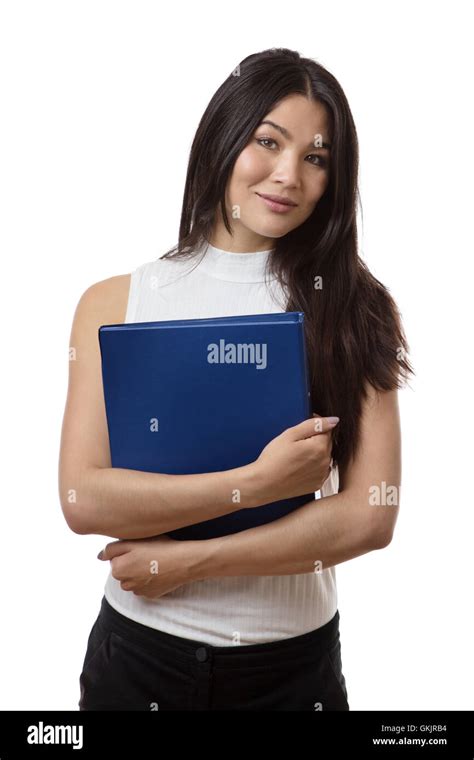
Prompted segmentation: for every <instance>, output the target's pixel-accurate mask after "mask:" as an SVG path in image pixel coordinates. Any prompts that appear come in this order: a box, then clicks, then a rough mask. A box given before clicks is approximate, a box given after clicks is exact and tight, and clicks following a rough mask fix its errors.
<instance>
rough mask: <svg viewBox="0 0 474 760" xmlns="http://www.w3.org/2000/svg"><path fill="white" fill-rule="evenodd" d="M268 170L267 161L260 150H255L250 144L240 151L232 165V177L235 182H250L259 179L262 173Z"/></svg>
mask: <svg viewBox="0 0 474 760" xmlns="http://www.w3.org/2000/svg"><path fill="white" fill-rule="evenodd" d="M267 171H268V161H266V160H265V156H263V155H262V153H261V152H260V151H256V150H255V148H254V147H253V146H252V145H249V146H247V147H246V148H244V150H243V151H242V152H241V153H240V155H239V157H238V159H237V161H236V162H235V165H234V171H233V179H234V180H235V182H237V183H238V182H244V183H245V184H251V183H252V182H258V181H260V179H261V177H262V174H264V175H265V173H266V172H267Z"/></svg>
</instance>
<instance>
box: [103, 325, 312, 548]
mask: <svg viewBox="0 0 474 760" xmlns="http://www.w3.org/2000/svg"><path fill="white" fill-rule="evenodd" d="M99 343H100V352H101V360H102V380H103V389H104V400H105V407H106V413H107V425H108V432H109V443H110V453H111V462H112V466H113V467H121V468H126V469H131V470H141V471H143V472H159V473H168V474H175V475H176V474H192V473H203V472H217V471H219V470H229V469H232V468H235V467H240V466H242V465H246V464H249V463H250V462H253V461H254V460H256V459H257V458H258V456H259V455H260V453H261V451H262V449H263V448H264V447H265V446H266V445H267V443H269V441H271V440H272V439H273V438H275V436H277V435H279V434H280V433H282V432H283V430H285V429H286V428H288V427H292V426H293V425H297V424H298V423H299V422H302V421H303V420H305V419H308V418H310V417H311V416H312V411H311V396H310V386H309V376H308V361H307V355H306V346H305V338H304V314H303V312H282V313H275V314H252V315H243V316H230V317H213V318H208V319H182V320H168V321H162V322H137V323H125V324H116V325H103V326H102V327H100V328H99ZM236 488H238V483H236ZM314 498H315V494H314V492H313V493H310V494H305V495H302V496H297V497H294V498H290V499H283V500H280V501H277V502H273V503H271V504H265V505H263V506H259V507H253V508H250V509H239V508H238V504H233V503H232V494H229V510H232V509H233V510H234V511H230V512H229V514H226V515H223V516H220V517H217V518H214V519H212V520H206V521H202V522H199V523H196V524H194V525H189V526H186V527H182V528H178V529H176V530H173V531H170V532H169V533H168V535H169V536H171V537H172V538H176V539H191V540H197V539H208V538H215V537H217V536H223V535H228V534H230V533H237V532H238V531H241V530H246V529H247V528H252V527H255V526H258V525H263V524H264V523H268V522H271V521H273V520H276V519H277V518H279V517H282V516H283V515H286V514H288V513H289V512H291V511H292V510H294V509H296V508H297V507H299V506H301V505H303V504H306V503H307V502H308V501H311V500H313V499H314Z"/></svg>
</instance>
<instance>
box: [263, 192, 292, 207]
mask: <svg viewBox="0 0 474 760" xmlns="http://www.w3.org/2000/svg"><path fill="white" fill-rule="evenodd" d="M257 195H259V196H260V198H266V199H267V200H268V201H273V202H274V203H280V204H281V205H282V206H297V205H298V204H297V203H295V202H294V201H292V200H290V198H285V197H283V196H282V195H268V194H267V193H257Z"/></svg>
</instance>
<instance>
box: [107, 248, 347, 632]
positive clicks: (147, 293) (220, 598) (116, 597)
mask: <svg viewBox="0 0 474 760" xmlns="http://www.w3.org/2000/svg"><path fill="white" fill-rule="evenodd" d="M270 255H271V251H257V252H250V253H230V252H228V251H223V250H221V249H218V248H215V247H214V246H208V247H207V248H206V253H205V256H204V259H202V261H200V259H201V256H202V250H201V251H199V252H198V253H197V258H196V259H192V260H191V259H189V260H188V259H186V260H183V259H181V260H177V259H174V260H173V259H171V258H169V259H163V258H158V259H155V260H154V261H150V262H147V263H145V264H142V265H141V266H139V267H138V268H137V269H136V270H135V271H134V272H132V275H131V282H130V291H129V298H128V306H127V313H126V317H125V322H153V321H159V320H170V319H192V318H204V317H222V316H230V315H240V314H268V313H275V312H282V311H285V303H286V301H285V295H284V292H283V290H282V288H281V286H280V284H279V283H278V280H276V279H275V278H271V279H270V278H269V277H268V276H267V277H266V276H265V264H266V261H267V258H268V256H270ZM196 261H197V262H199V261H200V263H198V265H197V266H196ZM316 411H317V410H316ZM338 480H339V478H338V471H337V468H335V469H334V470H332V472H331V476H330V477H329V478H328V479H327V480H326V482H325V483H324V485H323V487H322V489H321V492H319V491H318V492H317V493H316V498H320V497H321V495H322V496H329V495H331V494H335V493H337V492H338V489H339V482H338ZM104 594H105V597H106V599H107V601H108V602H109V604H111V605H112V607H114V608H115V609H116V610H117V611H118V612H120V613H121V614H122V615H125V616H127V617H128V618H131V619H132V620H135V621H137V622H138V623H142V625H147V626H149V627H150V628H155V629H157V630H160V631H165V632H166V633H171V634H174V635H175V636H181V637H184V638H188V639H194V640H198V641H201V642H203V643H206V644H208V645H212V646H230V645H232V644H233V643H234V642H235V640H236V632H237V633H238V635H239V643H240V644H241V645H246V644H263V643H266V642H270V641H278V640H281V639H286V638H290V637H292V636H299V635H300V634H302V633H307V632H308V631H312V630H314V629H315V628H319V627H320V626H322V625H324V624H325V623H327V622H328V621H329V620H331V618H332V617H333V616H334V615H335V613H336V611H337V591H336V571H335V568H334V567H330V568H328V569H324V570H322V571H319V572H310V573H303V574H298V575H296V574H295V575H281V576H279V575H268V576H231V577H223V578H206V579H205V580H199V581H193V582H190V583H187V584H184V585H183V586H180V587H179V588H177V589H176V590H175V591H171V592H170V593H168V594H165V595H164V596H162V597H159V598H157V599H145V598H144V597H140V596H136V595H135V594H134V593H133V592H132V591H124V590H123V589H122V588H121V586H120V582H119V581H117V580H116V579H115V578H114V577H113V576H112V573H111V572H109V576H108V578H107V581H106V584H105V590H104Z"/></svg>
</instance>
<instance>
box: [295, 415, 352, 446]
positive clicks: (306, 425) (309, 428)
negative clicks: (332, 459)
mask: <svg viewBox="0 0 474 760" xmlns="http://www.w3.org/2000/svg"><path fill="white" fill-rule="evenodd" d="M338 422H339V417H320V416H319V414H318V415H315V416H314V417H311V419H309V420H303V422H300V423H299V424H298V425H294V426H293V427H290V428H288V429H287V431H285V432H287V433H289V435H291V438H292V439H293V440H294V441H299V440H304V439H305V438H311V437H312V436H314V435H319V434H320V433H328V432H330V431H332V429H333V428H334V427H335V426H336V425H337V423H338Z"/></svg>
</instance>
